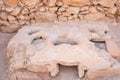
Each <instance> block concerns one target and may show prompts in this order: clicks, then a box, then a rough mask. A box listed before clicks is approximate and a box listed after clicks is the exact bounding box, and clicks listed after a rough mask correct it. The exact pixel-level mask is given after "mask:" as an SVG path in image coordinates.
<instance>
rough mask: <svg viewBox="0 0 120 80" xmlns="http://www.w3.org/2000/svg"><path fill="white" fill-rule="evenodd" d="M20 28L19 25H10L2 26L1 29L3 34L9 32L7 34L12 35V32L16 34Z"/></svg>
mask: <svg viewBox="0 0 120 80" xmlns="http://www.w3.org/2000/svg"><path fill="white" fill-rule="evenodd" d="M19 28H20V26H18V25H15V24H13V25H11V24H10V25H8V26H2V27H1V31H2V32H7V33H12V32H16V31H17V30H18V29H19Z"/></svg>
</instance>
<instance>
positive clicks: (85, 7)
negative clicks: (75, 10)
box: [80, 6, 89, 11]
mask: <svg viewBox="0 0 120 80" xmlns="http://www.w3.org/2000/svg"><path fill="white" fill-rule="evenodd" d="M88 9H89V7H88V6H83V7H81V8H80V11H87V10H88Z"/></svg>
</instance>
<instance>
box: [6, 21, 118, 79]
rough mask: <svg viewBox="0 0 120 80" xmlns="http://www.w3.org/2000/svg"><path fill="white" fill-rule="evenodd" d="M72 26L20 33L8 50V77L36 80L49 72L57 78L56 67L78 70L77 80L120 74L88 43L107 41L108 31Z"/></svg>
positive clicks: (106, 56)
mask: <svg viewBox="0 0 120 80" xmlns="http://www.w3.org/2000/svg"><path fill="white" fill-rule="evenodd" d="M65 24H66V23H65ZM75 24H76V23H74V24H70V23H69V26H72V28H69V26H66V25H64V24H62V25H64V26H60V24H58V23H56V24H51V23H50V24H47V25H46V24H45V23H40V24H37V25H33V26H31V27H30V26H28V27H24V28H22V29H21V30H19V31H18V33H17V34H16V35H15V36H14V37H13V38H12V39H11V41H10V42H9V44H8V46H7V57H8V60H9V62H8V63H9V75H11V76H12V75H15V74H16V75H17V74H18V75H17V76H19V78H23V79H24V78H25V77H26V76H30V75H29V74H32V75H34V76H30V78H31V79H35V80H37V79H39V75H38V73H46V72H49V73H50V75H51V76H56V75H57V73H58V72H59V65H58V64H60V65H64V66H77V67H78V75H79V77H80V78H82V77H84V76H85V77H87V78H89V79H91V78H96V77H101V76H105V75H109V74H111V73H112V75H115V74H120V71H116V70H120V63H119V62H118V61H117V60H116V59H115V58H113V57H112V56H111V55H110V54H109V52H107V51H106V50H104V49H101V48H97V47H96V46H95V44H94V42H91V40H92V41H99V40H97V39H98V38H100V40H103V41H106V36H109V34H106V31H107V32H109V29H108V27H107V26H103V25H102V24H101V26H102V27H101V26H100V25H99V24H97V25H94V26H86V25H85V26H79V25H77V26H75ZM57 25H59V26H57ZM93 34H94V35H97V36H96V37H95V36H93ZM107 39H108V38H107ZM109 39H110V38H109ZM111 45H112V44H111ZM23 69H24V70H23ZM20 70H23V72H22V73H23V74H24V75H26V76H24V75H22V74H21V73H19V71H20ZM86 71H87V73H86V74H85V72H86ZM10 72H12V73H10ZM25 72H26V73H25ZM27 72H28V73H27ZM105 73H106V74H105ZM36 75H38V76H37V77H36ZM11 76H9V77H11ZM21 76H23V77H21ZM10 80H12V79H10ZM15 80H16V79H15Z"/></svg>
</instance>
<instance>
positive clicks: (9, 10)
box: [5, 7, 14, 13]
mask: <svg viewBox="0 0 120 80" xmlns="http://www.w3.org/2000/svg"><path fill="white" fill-rule="evenodd" d="M13 10H14V8H12V7H6V8H5V11H6V12H8V13H10V12H12V11H13Z"/></svg>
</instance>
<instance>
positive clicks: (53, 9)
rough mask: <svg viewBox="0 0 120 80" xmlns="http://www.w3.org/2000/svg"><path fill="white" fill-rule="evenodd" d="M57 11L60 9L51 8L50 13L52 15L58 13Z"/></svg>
mask: <svg viewBox="0 0 120 80" xmlns="http://www.w3.org/2000/svg"><path fill="white" fill-rule="evenodd" d="M57 10H58V7H51V8H49V11H50V12H51V13H56V12H57Z"/></svg>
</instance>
